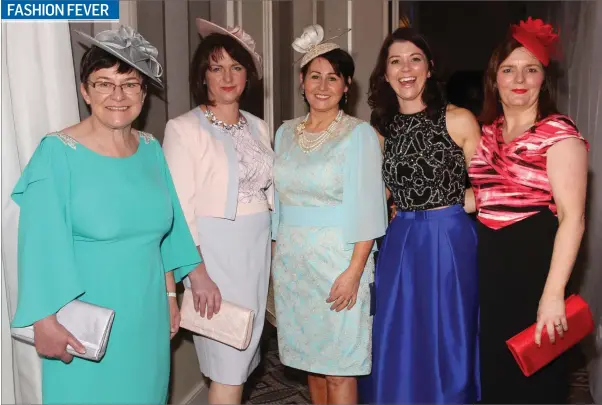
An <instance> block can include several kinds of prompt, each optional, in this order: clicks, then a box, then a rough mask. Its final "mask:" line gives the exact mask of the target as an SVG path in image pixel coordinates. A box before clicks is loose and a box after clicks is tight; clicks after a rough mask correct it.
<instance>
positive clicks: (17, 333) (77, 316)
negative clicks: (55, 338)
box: [11, 300, 115, 361]
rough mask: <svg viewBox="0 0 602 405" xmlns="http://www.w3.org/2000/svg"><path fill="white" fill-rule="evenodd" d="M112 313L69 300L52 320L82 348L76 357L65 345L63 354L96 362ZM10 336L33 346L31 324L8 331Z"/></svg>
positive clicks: (111, 311)
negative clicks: (80, 344) (84, 351)
mask: <svg viewBox="0 0 602 405" xmlns="http://www.w3.org/2000/svg"><path fill="white" fill-rule="evenodd" d="M114 318H115V311H113V310H112V309H108V308H104V307H100V306H98V305H94V304H90V303H87V302H84V301H80V300H73V301H71V302H69V303H68V304H67V305H65V306H64V307H62V308H61V309H60V310H59V311H58V312H57V313H56V320H57V321H58V323H60V324H61V325H63V326H64V327H65V329H67V330H68V331H69V332H70V333H71V334H72V335H73V336H75V338H76V339H77V340H79V341H80V342H81V343H82V345H84V347H85V348H86V353H85V354H80V353H78V352H76V351H75V350H73V348H72V347H71V346H67V352H68V353H70V354H72V355H74V356H77V357H81V358H84V359H88V360H93V361H100V360H101V359H102V358H103V357H104V355H105V352H106V350H107V342H108V340H109V335H110V334H111V327H112V326H113V319H114ZM11 334H12V336H13V337H14V338H15V339H17V340H20V341H22V342H25V343H27V344H30V345H34V344H35V343H34V335H33V325H30V326H27V327H25V328H12V329H11Z"/></svg>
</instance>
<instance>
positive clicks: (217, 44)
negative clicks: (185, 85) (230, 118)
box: [189, 34, 259, 105]
mask: <svg viewBox="0 0 602 405" xmlns="http://www.w3.org/2000/svg"><path fill="white" fill-rule="evenodd" d="M222 50H223V51H225V52H226V53H227V54H228V55H230V57H231V58H232V59H234V60H235V61H237V62H238V63H240V64H241V65H242V66H244V68H245V69H246V71H247V86H246V87H245V90H244V91H243V93H242V94H241V95H240V100H244V98H245V96H246V95H247V94H249V93H250V92H251V91H253V89H254V88H255V87H256V86H257V83H258V82H259V77H258V73H257V69H256V68H255V63H253V58H252V57H251V54H250V53H249V52H248V51H247V50H246V49H245V48H244V47H243V46H242V45H241V44H240V43H239V42H238V41H237V40H236V39H234V38H232V37H231V36H229V35H224V34H210V35H207V36H206V37H205V38H203V39H202V40H201V43H200V44H199V46H198V47H197V48H196V50H195V52H194V55H193V57H192V62H190V76H189V81H190V92H191V93H192V97H193V99H194V101H195V103H196V104H197V105H212V102H211V101H210V100H209V94H207V86H206V85H205V84H204V82H205V74H206V73H207V69H209V65H210V64H211V60H213V61H214V62H216V61H218V60H219V59H220V58H221V56H222Z"/></svg>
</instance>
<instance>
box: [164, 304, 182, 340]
mask: <svg viewBox="0 0 602 405" xmlns="http://www.w3.org/2000/svg"><path fill="white" fill-rule="evenodd" d="M167 300H168V301H169V329H170V335H169V338H170V339H173V337H174V336H175V335H176V333H178V330H179V329H180V308H179V307H178V299H177V298H176V297H169V298H167Z"/></svg>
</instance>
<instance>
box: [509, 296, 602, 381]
mask: <svg viewBox="0 0 602 405" xmlns="http://www.w3.org/2000/svg"><path fill="white" fill-rule="evenodd" d="M565 306H566V318H567V323H568V326H569V330H568V331H566V332H564V337H563V338H560V337H559V336H556V343H550V338H549V337H548V333H547V330H546V328H545V327H544V330H543V332H542V334H541V346H537V344H535V338H534V336H535V324H533V325H531V326H529V327H528V328H527V329H525V330H523V331H522V332H520V333H519V334H517V335H515V336H513V337H511V338H510V339H508V340H507V341H506V344H507V345H508V348H509V349H510V351H511V352H512V355H513V356H514V358H515V359H516V362H517V363H518V366H519V367H520V369H521V371H522V372H523V374H524V375H525V376H527V377H529V376H531V375H533V374H534V373H535V372H536V371H538V370H540V369H541V368H542V367H543V366H545V365H546V364H548V363H550V362H551V361H552V360H554V359H555V358H556V357H558V356H560V355H561V354H562V353H564V352H565V351H567V350H568V349H570V348H571V347H572V346H574V345H575V344H577V343H579V342H580V341H581V340H582V339H583V338H584V337H586V336H587V335H589V334H590V333H592V331H593V330H594V319H593V316H592V313H591V311H590V309H589V306H588V305H587V303H586V302H585V301H584V300H583V298H581V297H580V296H579V295H571V296H570V297H568V298H567V299H566V301H565Z"/></svg>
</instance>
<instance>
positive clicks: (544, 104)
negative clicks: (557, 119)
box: [479, 34, 558, 125]
mask: <svg viewBox="0 0 602 405" xmlns="http://www.w3.org/2000/svg"><path fill="white" fill-rule="evenodd" d="M522 47H523V45H522V44H521V43H520V42H518V41H517V40H516V39H514V38H513V37H512V36H511V35H510V34H508V36H507V37H506V39H505V40H504V41H503V42H502V43H501V44H500V45H498V47H497V48H495V50H494V51H493V54H492V55H491V58H490V59H489V64H488V65H487V70H486V71H485V78H484V88H485V94H484V99H483V109H482V111H481V115H480V117H479V118H480V120H481V122H483V124H486V125H489V124H492V123H493V121H495V120H496V119H497V118H498V117H499V116H501V115H502V114H503V109H502V103H501V102H500V95H499V92H498V89H497V84H496V83H497V72H498V70H499V68H500V65H501V64H502V62H503V61H505V60H506V58H507V57H508V56H510V54H511V53H512V52H513V51H514V50H515V49H517V48H522ZM542 67H543V72H544V81H543V84H542V85H541V89H540V91H539V98H538V100H537V118H536V121H540V120H542V119H544V118H546V117H547V116H549V115H551V114H558V107H557V106H556V77H557V74H556V65H555V64H554V62H553V61H550V63H549V64H548V66H543V65H542Z"/></svg>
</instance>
